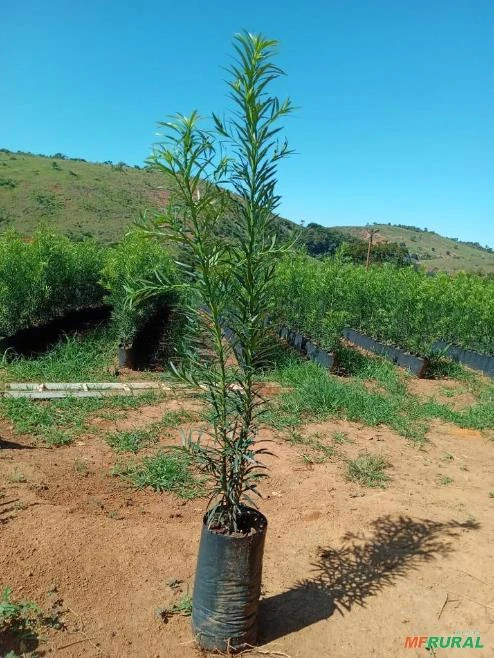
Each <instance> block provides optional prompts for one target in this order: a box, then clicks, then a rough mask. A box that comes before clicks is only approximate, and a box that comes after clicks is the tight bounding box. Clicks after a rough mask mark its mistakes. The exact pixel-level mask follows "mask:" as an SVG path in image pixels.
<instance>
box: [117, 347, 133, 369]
mask: <svg viewBox="0 0 494 658" xmlns="http://www.w3.org/2000/svg"><path fill="white" fill-rule="evenodd" d="M118 365H119V366H120V368H130V369H131V370H135V368H136V358H135V350H134V348H133V347H132V345H119V346H118Z"/></svg>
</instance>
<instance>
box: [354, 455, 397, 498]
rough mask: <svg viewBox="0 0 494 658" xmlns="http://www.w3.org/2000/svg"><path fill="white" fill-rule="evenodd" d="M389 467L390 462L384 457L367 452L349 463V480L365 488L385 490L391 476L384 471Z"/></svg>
mask: <svg viewBox="0 0 494 658" xmlns="http://www.w3.org/2000/svg"><path fill="white" fill-rule="evenodd" d="M389 466H390V464H389V462H388V461H387V460H386V459H384V457H381V456H380V455H371V454H370V453H367V452H365V453H362V454H361V455H359V456H358V457H357V458H356V459H352V460H349V461H348V463H347V477H348V479H349V480H353V481H355V482H358V483H359V484H362V485H363V486H365V487H372V488H374V487H381V488H382V489H384V488H385V487H386V485H387V483H388V482H389V480H390V477H389V475H388V474H387V473H385V472H384V470H385V469H386V468H389Z"/></svg>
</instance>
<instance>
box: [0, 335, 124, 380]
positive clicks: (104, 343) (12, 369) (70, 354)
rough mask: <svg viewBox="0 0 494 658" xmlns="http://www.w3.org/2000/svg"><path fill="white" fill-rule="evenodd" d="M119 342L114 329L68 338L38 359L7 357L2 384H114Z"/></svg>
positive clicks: (1, 372)
mask: <svg viewBox="0 0 494 658" xmlns="http://www.w3.org/2000/svg"><path fill="white" fill-rule="evenodd" d="M116 346H117V340H116V338H115V336H114V332H113V330H112V329H111V328H105V329H97V330H95V331H93V332H88V333H86V334H84V335H75V336H65V337H64V338H62V340H60V341H59V342H58V343H57V344H56V345H54V346H53V347H52V348H50V349H49V350H47V351H46V352H44V353H43V354H40V355H39V356H37V357H36V358H24V357H16V356H15V355H14V356H12V355H11V353H7V354H6V355H5V359H4V362H3V364H2V363H0V381H5V382H29V381H34V382H88V381H100V382H103V381H111V380H114V379H115V375H114V374H113V373H112V368H111V366H112V361H113V360H114V358H115V354H116Z"/></svg>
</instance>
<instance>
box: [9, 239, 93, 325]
mask: <svg viewBox="0 0 494 658" xmlns="http://www.w3.org/2000/svg"><path fill="white" fill-rule="evenodd" d="M103 263H104V249H103V248H102V247H100V246H99V245H97V244H96V243H95V242H93V241H91V240H87V241H82V242H73V241H71V240H69V239H68V238H66V237H64V236H62V235H58V234H55V233H52V232H51V231H48V230H43V229H42V230H39V231H38V232H36V234H35V235H34V236H33V237H32V238H24V237H22V236H21V235H19V234H18V233H15V232H13V231H8V232H6V233H4V234H2V235H0V336H4V337H5V336H10V335H13V334H15V333H16V332H17V331H19V330H21V329H26V328H27V327H31V326H36V325H41V324H46V323H47V322H49V321H50V320H53V319H55V318H57V317H60V316H62V315H64V314H65V313H67V312H69V311H72V310H76V309H79V308H84V307H92V306H97V305H100V304H102V303H103V297H104V295H105V291H104V289H103V287H102V286H101V285H100V283H99V280H100V277H101V269H102V267H103Z"/></svg>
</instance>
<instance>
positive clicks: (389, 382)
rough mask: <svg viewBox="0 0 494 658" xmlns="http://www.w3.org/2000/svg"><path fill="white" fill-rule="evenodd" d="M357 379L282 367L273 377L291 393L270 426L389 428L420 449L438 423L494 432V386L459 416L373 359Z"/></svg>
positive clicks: (296, 365) (308, 366)
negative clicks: (339, 422) (336, 421)
mask: <svg viewBox="0 0 494 658" xmlns="http://www.w3.org/2000/svg"><path fill="white" fill-rule="evenodd" d="M354 374H355V377H354V378H352V379H346V380H342V378H340V377H336V376H334V375H330V374H328V373H327V372H326V371H325V370H324V369H323V368H321V367H319V366H317V365H315V364H313V363H300V362H293V363H291V364H287V365H283V366H281V367H280V368H279V369H278V370H277V371H275V372H273V373H272V375H271V376H272V378H274V379H276V380H278V381H279V382H280V383H281V384H282V385H283V386H284V387H287V388H288V389H289V390H287V391H285V392H283V393H281V395H280V396H278V398H277V399H276V400H275V401H273V402H272V403H271V408H270V410H269V414H267V415H266V417H265V421H266V422H267V423H268V424H269V425H271V426H273V427H275V428H277V429H280V430H281V429H285V428H292V429H293V428H296V427H299V426H301V425H303V424H304V423H308V422H311V421H319V420H325V419H327V418H331V417H336V418H341V419H344V420H349V421H355V422H363V423H365V424H366V425H369V426H371V427H375V426H377V425H380V424H383V425H387V426H388V427H390V428H391V429H393V430H394V431H395V432H397V433H398V434H401V435H402V436H404V437H406V438H408V439H410V440H411V441H413V442H414V443H415V444H417V445H418V446H420V445H422V444H423V443H424V441H425V436H426V432H427V430H428V424H429V421H430V420H431V419H434V418H437V419H440V420H444V421H446V422H450V423H455V424H456V425H458V426H460V427H465V428H471V429H477V430H480V431H485V430H493V429H494V385H487V386H485V387H483V388H481V389H480V390H479V391H478V400H477V402H476V403H475V404H473V405H472V406H470V407H467V408H466V409H463V410H461V411H456V410H454V409H451V408H450V407H448V406H447V405H445V404H440V403H438V402H436V401H435V400H433V399H431V400H428V401H427V402H423V401H421V400H420V399H419V398H417V397H416V396H414V395H412V394H410V393H409V392H408V390H407V387H406V385H405V381H404V379H405V376H404V375H401V376H400V374H399V373H398V371H397V369H396V368H394V367H393V366H392V365H391V364H389V363H387V362H385V361H383V360H382V359H369V364H368V366H367V368H364V367H361V368H360V369H359V371H358V372H356V373H354Z"/></svg>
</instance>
